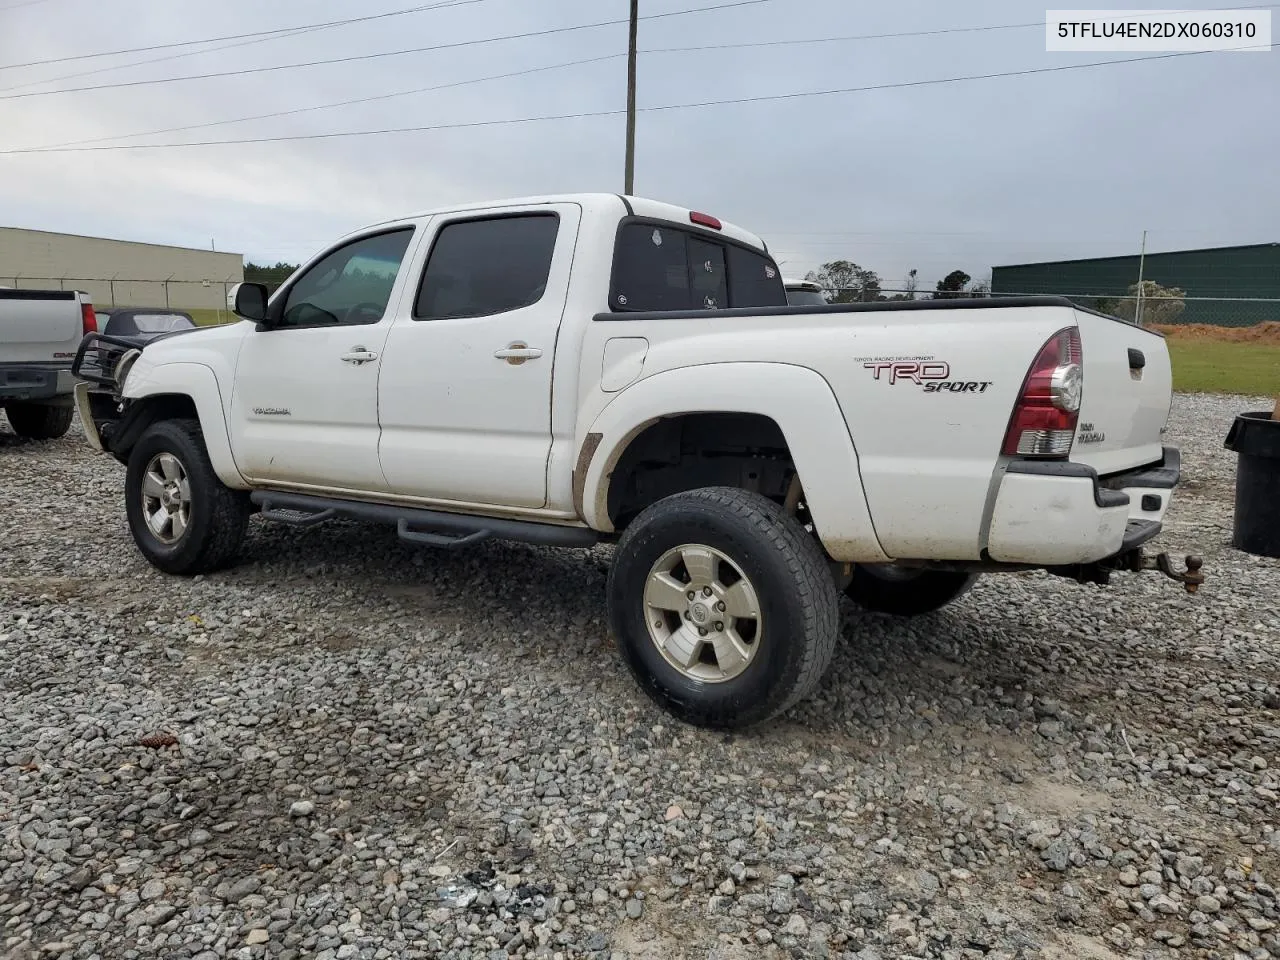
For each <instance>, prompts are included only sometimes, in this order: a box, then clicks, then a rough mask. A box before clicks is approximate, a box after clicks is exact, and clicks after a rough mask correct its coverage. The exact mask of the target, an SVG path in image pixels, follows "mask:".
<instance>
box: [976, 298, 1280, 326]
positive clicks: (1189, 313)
mask: <svg viewBox="0 0 1280 960" xmlns="http://www.w3.org/2000/svg"><path fill="white" fill-rule="evenodd" d="M995 296H997V297H1017V296H1032V294H1020V293H1004V292H1002V293H997V294H995ZM1060 296H1065V297H1066V298H1067V299H1068V300H1070V301H1071V302H1072V303H1076V304H1079V305H1080V306H1082V307H1086V308H1088V309H1090V310H1097V311H1098V312H1100V313H1106V314H1110V315H1112V316H1115V317H1121V318H1122V319H1125V320H1132V321H1136V322H1138V323H1141V324H1143V325H1147V324H1152V323H1202V324H1206V325H1208V326H1214V327H1252V326H1254V325H1256V324H1259V323H1267V322H1269V321H1280V300H1277V299H1265V298H1261V297H1159V296H1156V297H1142V298H1139V297H1136V296H1123V297H1114V296H1106V295H1102V294H1084V295H1082V294H1078V293H1070V294H1060Z"/></svg>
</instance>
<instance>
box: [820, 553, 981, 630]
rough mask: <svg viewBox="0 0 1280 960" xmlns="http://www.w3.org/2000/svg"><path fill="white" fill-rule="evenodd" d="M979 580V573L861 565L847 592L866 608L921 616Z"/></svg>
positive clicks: (854, 573)
mask: <svg viewBox="0 0 1280 960" xmlns="http://www.w3.org/2000/svg"><path fill="white" fill-rule="evenodd" d="M977 579H978V575H977V574H976V573H958V572H955V571H951V570H912V569H909V568H906V567H895V566H892V565H890V564H858V565H857V566H855V567H854V568H853V579H852V580H850V581H849V585H848V586H847V587H845V589H844V592H845V594H846V595H847V596H848V597H849V599H850V600H852V601H853V602H854V603H856V604H857V605H858V606H860V607H862V608H863V609H865V610H872V611H874V612H875V613H889V614H893V615H894V616H898V617H918V616H920V615H921V614H925V613H933V611H935V610H940V609H942V608H943V607H945V606H946V605H947V604H948V603H950V602H951V601H952V600H955V599H956V598H958V597H960V596H962V595H963V594H965V593H967V592H968V590H969V588H970V587H972V586H973V584H974V583H975V582H976V581H977Z"/></svg>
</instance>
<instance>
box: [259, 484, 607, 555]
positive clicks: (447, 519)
mask: <svg viewBox="0 0 1280 960" xmlns="http://www.w3.org/2000/svg"><path fill="white" fill-rule="evenodd" d="M249 499H250V500H252V501H253V502H254V503H256V504H258V505H259V506H260V507H261V508H262V518H263V519H264V520H274V521H276V522H278V523H287V524H290V525H291V526H295V527H313V526H315V525H316V524H319V523H324V522H325V521H326V520H332V519H333V518H334V517H349V518H351V519H353V520H370V521H373V522H375V523H393V524H395V526H396V532H397V533H398V534H399V535H400V539H401V540H405V541H407V542H409V543H421V544H425V545H427V546H430V547H445V548H454V547H464V546H468V545H470V544H473V543H479V542H480V541H482V540H489V539H491V538H492V539H496V540H517V541H520V542H523V543H537V544H542V545H544V546H549V547H589V546H591V545H593V544H594V543H596V542H597V541H598V540H599V539H600V537H599V535H598V534H597V533H596V532H595V531H594V530H588V529H587V528H585V527H561V526H556V525H555V524H552V523H535V522H532V521H528V520H502V519H499V518H497V517H472V516H466V515H464V514H460V513H443V512H441V511H438V510H422V509H419V508H417V507H399V506H391V505H389V504H384V503H362V502H361V501H358V500H334V499H331V498H329V497H313V496H310V495H308V494H304V493H276V492H274V491H269V490H255V491H254V492H253V493H251V494H250V495H249Z"/></svg>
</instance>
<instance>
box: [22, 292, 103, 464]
mask: <svg viewBox="0 0 1280 960" xmlns="http://www.w3.org/2000/svg"><path fill="white" fill-rule="evenodd" d="M96 330H97V319H96V317H95V315H94V312H93V304H92V303H90V301H89V297H88V296H87V295H86V294H84V293H78V292H76V291H74V290H13V289H9V288H0V407H3V408H4V412H5V413H6V414H7V415H8V418H9V425H10V426H11V427H12V428H13V431H14V432H15V433H16V434H18V435H19V436H21V437H28V438H30V439H35V440H52V439H54V438H56V437H60V436H62V435H63V434H65V433H66V432H67V429H68V428H69V427H70V426H71V420H72V417H73V416H74V414H75V409H74V406H73V404H72V385H73V382H74V379H73V377H72V375H71V364H72V361H73V360H74V359H75V355H76V349H77V348H78V347H79V346H80V342H81V341H82V340H83V339H84V337H85V335H86V334H89V333H93V332H94V331H96Z"/></svg>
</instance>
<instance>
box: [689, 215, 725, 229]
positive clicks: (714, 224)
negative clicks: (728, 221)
mask: <svg viewBox="0 0 1280 960" xmlns="http://www.w3.org/2000/svg"><path fill="white" fill-rule="evenodd" d="M689 222H690V223H696V224H698V225H699V226H702V227H710V228H711V229H712V230H719V229H721V228H722V227H723V226H724V224H722V223H721V222H720V221H719V220H717V219H716V218H715V217H713V216H712V215H711V214H709V213H697V212H694V213H691V214H689Z"/></svg>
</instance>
